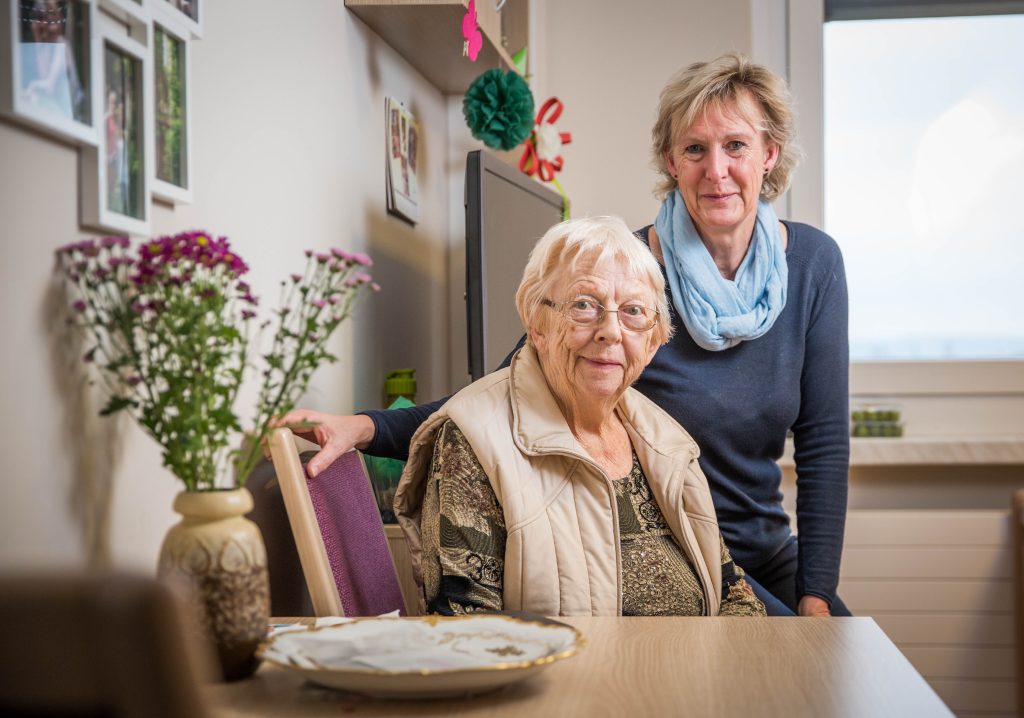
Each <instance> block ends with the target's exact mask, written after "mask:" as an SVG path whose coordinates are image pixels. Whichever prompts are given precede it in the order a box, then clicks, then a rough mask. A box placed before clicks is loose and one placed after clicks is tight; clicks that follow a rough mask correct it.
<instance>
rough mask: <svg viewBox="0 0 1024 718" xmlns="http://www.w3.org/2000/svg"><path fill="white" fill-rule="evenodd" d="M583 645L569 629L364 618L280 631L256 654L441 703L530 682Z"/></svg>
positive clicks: (489, 618) (366, 687)
mask: <svg viewBox="0 0 1024 718" xmlns="http://www.w3.org/2000/svg"><path fill="white" fill-rule="evenodd" d="M585 643H586V642H585V641H584V639H583V636H582V635H581V634H580V632H579V631H577V630H576V629H575V628H573V627H572V626H567V625H565V624H562V623H556V622H550V621H532V620H524V619H520V618H513V617H511V616H502V615H489V614H488V615H485V614H476V615H470V616H455V617H448V616H425V617H419V618H363V619H359V620H356V621H352V622H351V623H344V624H341V625H338V626H329V627H324V628H315V629H311V630H308V631H294V632H289V633H282V634H280V635H277V636H274V637H272V638H271V639H270V640H269V641H268V642H267V643H265V644H264V645H263V646H262V647H261V649H260V655H261V656H262V657H263V659H264V660H266V661H268V662H270V663H273V664H276V665H278V666H281V667H282V668H287V669H288V670H291V671H296V672H298V673H300V674H301V675H302V676H304V677H305V678H306V679H307V680H309V681H311V682H313V683H316V684H317V685H321V686H326V687H328V688H338V689H341V690H346V691H353V692H356V693H362V694H364V695H370V696H374V697H382V698H442V697H446V696H455V695H469V694H472V693H480V692H482V691H487V690H491V689H493V688H498V687H499V686H503V685H507V684H509V683H513V682H515V681H520V680H523V679H525V678H529V677H530V676H532V675H534V674H535V673H537V672H539V671H541V670H543V669H544V668H545V667H547V666H549V665H551V664H552V663H554V662H555V661H559V660H562V659H563V658H569V657H571V656H574V655H576V654H577V653H578V652H579V651H580V649H582V648H583V646H584V644H585Z"/></svg>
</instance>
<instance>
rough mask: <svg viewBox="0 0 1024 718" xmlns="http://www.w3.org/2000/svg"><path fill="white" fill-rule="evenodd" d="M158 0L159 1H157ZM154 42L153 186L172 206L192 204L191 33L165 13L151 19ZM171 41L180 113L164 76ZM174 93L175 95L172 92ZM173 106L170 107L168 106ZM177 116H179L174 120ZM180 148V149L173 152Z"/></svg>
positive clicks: (150, 115) (150, 120) (149, 110)
mask: <svg viewBox="0 0 1024 718" xmlns="http://www.w3.org/2000/svg"><path fill="white" fill-rule="evenodd" d="M158 1H159V0H158ZM151 38H152V41H151V42H150V46H151V50H150V53H151V61H150V74H151V78H150V87H152V88H153V92H152V93H151V95H150V97H151V101H150V102H151V104H150V106H149V107H148V108H147V112H146V121H147V122H148V123H150V127H149V130H148V136H149V138H150V141H151V143H152V145H153V147H152V149H151V153H152V157H153V162H152V164H151V165H150V167H151V169H152V177H151V185H150V186H151V187H152V191H153V196H154V197H157V198H159V199H161V200H163V201H165V202H170V203H173V204H191V203H192V201H193V192H192V177H193V172H192V156H193V155H192V118H191V108H192V92H191V88H192V58H191V32H190V31H189V29H188V27H187V26H186V25H185V24H184V23H183V22H181V21H177V22H175V20H174V19H173V18H172V17H170V16H168V15H166V14H164V13H157V14H155V15H154V17H153V20H152V33H151ZM168 41H170V42H173V43H177V45H178V47H177V54H176V58H177V65H178V70H177V74H178V84H179V88H178V91H177V93H176V94H177V103H178V104H177V108H176V110H177V112H175V108H174V102H175V101H174V98H173V97H171V96H169V95H167V94H166V93H167V92H168V85H169V84H171V83H170V82H168V81H166V80H165V79H164V78H163V77H162V73H161V70H162V67H163V65H162V60H161V54H163V56H164V57H165V58H167V57H168V52H169V51H172V49H171V48H169V47H168V45H167V43H168ZM171 94H175V93H174V92H173V90H171ZM168 105H170V107H168ZM162 110H163V111H162ZM175 114H177V115H178V117H177V118H175ZM176 119H177V120H178V122H179V127H178V128H177V132H176V133H174V128H173V127H168V125H173V123H174V122H175V120H176ZM174 145H177V147H178V149H177V150H175V149H174V147H173V146H174Z"/></svg>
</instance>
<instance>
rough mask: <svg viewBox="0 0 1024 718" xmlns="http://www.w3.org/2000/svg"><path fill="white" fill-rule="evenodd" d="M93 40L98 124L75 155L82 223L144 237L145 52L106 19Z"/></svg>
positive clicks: (148, 155) (148, 160) (147, 214)
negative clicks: (93, 141)
mask: <svg viewBox="0 0 1024 718" xmlns="http://www.w3.org/2000/svg"><path fill="white" fill-rule="evenodd" d="M97 41H98V43H99V45H100V50H99V52H100V58H101V59H100V62H101V63H102V65H101V72H100V73H99V76H100V83H99V88H100V91H99V92H96V93H94V94H95V95H96V100H95V109H94V116H96V117H98V118H99V122H100V125H101V126H100V129H99V131H98V142H97V145H96V146H95V147H86V148H83V149H82V152H81V162H80V163H79V168H80V177H79V187H80V191H81V207H82V224H83V225H84V226H87V227H93V228H96V229H99V230H102V231H110V232H121V233H124V234H130V235H147V234H149V228H150V220H151V214H152V205H151V201H150V192H151V187H150V178H151V176H152V170H151V167H152V147H153V143H152V141H151V140H150V138H149V137H148V131H149V129H150V122H148V121H146V119H145V117H146V114H147V112H148V108H149V107H150V103H151V101H152V100H151V98H152V94H153V90H152V86H151V82H152V74H151V69H150V67H149V63H150V52H149V48H147V47H146V46H145V45H144V44H142V43H140V42H138V41H136V40H134V39H132V38H130V37H128V36H127V34H126V33H125V31H124V27H121V26H118V25H117V23H115V22H114V21H113V20H109V19H107V18H100V19H99V22H98V23H97Z"/></svg>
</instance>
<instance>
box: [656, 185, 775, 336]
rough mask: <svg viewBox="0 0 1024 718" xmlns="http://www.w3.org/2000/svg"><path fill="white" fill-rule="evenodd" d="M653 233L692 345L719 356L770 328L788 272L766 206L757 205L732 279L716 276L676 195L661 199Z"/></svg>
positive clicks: (770, 213)
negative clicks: (751, 231)
mask: <svg viewBox="0 0 1024 718" xmlns="http://www.w3.org/2000/svg"><path fill="white" fill-rule="evenodd" d="M654 229H655V230H656V231H657V232H658V239H659V240H660V241H661V251H662V254H663V255H664V257H665V269H666V274H668V283H669V286H670V287H671V288H672V303H673V304H674V305H675V308H676V312H677V313H678V314H679V316H680V317H681V318H682V320H683V324H685V325H686V329H687V331H689V332H690V336H691V337H693V340H694V341H695V342H697V344H698V345H700V346H701V347H703V348H704V349H708V350H709V351H721V350H723V349H728V348H729V347H734V346H736V345H737V344H739V343H740V342H742V341H746V340H748V339H757V338H758V337H759V336H761V335H762V334H764V333H765V332H767V331H768V330H769V329H771V328H772V325H773V324H774V323H775V320H776V319H778V317H779V314H781V313H782V309H783V307H785V306H786V285H787V282H788V278H789V269H788V267H787V266H786V253H785V251H783V249H782V235H781V233H780V232H779V218H778V217H776V216H775V210H773V209H772V206H771V205H770V204H768V203H767V202H765V201H764V200H760V201H759V202H758V204H757V221H756V222H755V224H754V235H753V237H752V238H751V241H750V248H749V249H748V250H747V254H746V256H745V257H744V258H743V262H742V263H741V264H740V267H739V269H738V270H737V272H736V279H735V280H729V279H726V278H725V277H723V276H722V275H721V273H720V272H719V271H718V267H716V266H715V262H714V260H712V259H711V254H710V253H709V252H708V250H707V248H706V247H705V246H704V242H702V241H701V238H700V235H698V234H697V228H696V227H695V226H694V224H693V220H692V219H690V213H689V212H687V211H686V205H685V204H684V203H683V198H682V196H681V195H680V194H679V191H678V190H676V191H675V192H672V193H671V194H670V195H668V196H667V197H666V198H665V201H664V202H663V203H662V205H661V211H660V212H658V218H657V219H656V220H655V221H654Z"/></svg>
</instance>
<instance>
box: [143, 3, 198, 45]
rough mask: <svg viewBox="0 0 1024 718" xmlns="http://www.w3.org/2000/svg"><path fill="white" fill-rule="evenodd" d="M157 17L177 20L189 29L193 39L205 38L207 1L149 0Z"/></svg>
mask: <svg viewBox="0 0 1024 718" xmlns="http://www.w3.org/2000/svg"><path fill="white" fill-rule="evenodd" d="M149 2H151V3H152V4H153V12H154V14H155V16H156V17H160V16H161V15H163V16H165V17H168V19H169V20H172V21H173V20H175V19H176V20H177V21H178V22H180V23H181V24H182V26H184V27H185V28H187V29H188V31H189V33H190V34H191V35H192V37H195V38H201V37H202V36H203V15H202V12H203V6H204V5H205V4H206V2H205V0H149Z"/></svg>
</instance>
